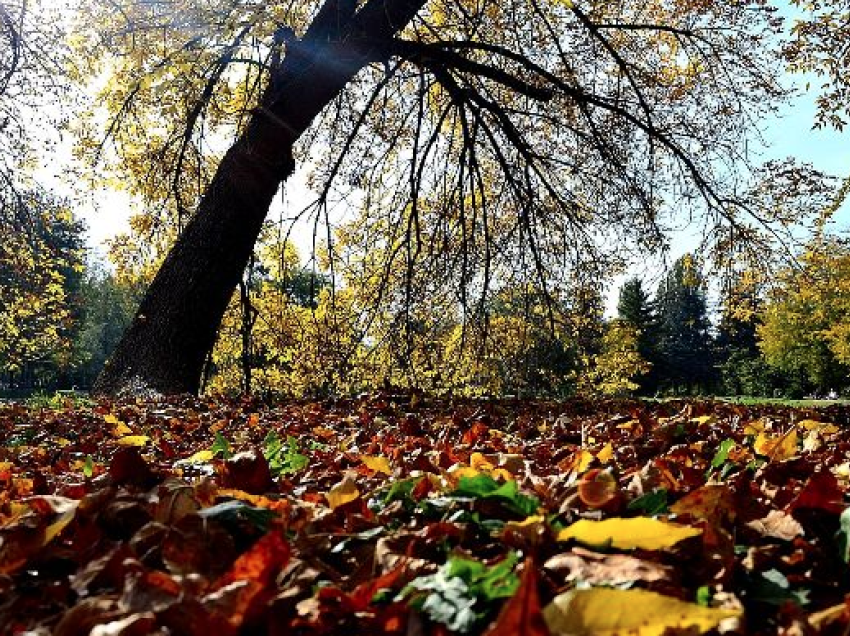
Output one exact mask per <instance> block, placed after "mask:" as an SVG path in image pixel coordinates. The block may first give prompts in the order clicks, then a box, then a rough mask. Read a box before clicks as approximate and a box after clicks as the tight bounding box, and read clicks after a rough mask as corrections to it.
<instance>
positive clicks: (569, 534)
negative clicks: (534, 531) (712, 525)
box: [558, 517, 702, 550]
mask: <svg viewBox="0 0 850 636" xmlns="http://www.w3.org/2000/svg"><path fill="white" fill-rule="evenodd" d="M700 534H702V530H700V529H699V528H690V527H688V526H680V525H676V524H673V523H666V522H664V521H659V520H658V519H650V518H649V517H635V518H632V519H623V518H619V517H614V518H612V519H605V520H603V521H590V520H588V519H581V520H580V521H576V522H575V523H574V524H573V525H571V526H570V527H568V528H564V529H563V530H561V531H560V532H559V533H558V541H569V540H570V539H575V540H577V541H579V542H581V543H584V544H586V545H591V546H608V545H610V546H612V547H614V548H619V549H622V550H632V549H635V548H640V549H642V550H663V549H665V548H669V547H672V546H674V545H676V544H677V543H679V542H680V541H682V540H684V539H688V538H690V537H696V536H699V535H700Z"/></svg>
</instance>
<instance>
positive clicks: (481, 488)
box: [451, 473, 540, 519]
mask: <svg viewBox="0 0 850 636" xmlns="http://www.w3.org/2000/svg"><path fill="white" fill-rule="evenodd" d="M451 496H452V497H472V498H475V499H482V500H489V501H493V502H498V503H499V504H501V505H502V506H503V507H504V508H505V509H506V510H507V511H509V512H511V513H513V514H515V515H518V516H520V517H521V518H523V519H524V518H525V517H528V516H531V515H533V514H535V513H536V512H537V510H538V509H539V508H540V501H539V500H538V499H537V498H536V497H531V496H529V495H524V494H523V493H521V492H520V490H519V486H517V483H516V482H515V481H513V480H508V481H506V482H504V483H502V484H500V483H499V482H497V481H496V480H495V479H493V478H492V477H491V476H490V475H487V474H486V473H479V474H478V475H475V476H474V477H461V478H460V481H459V482H458V485H457V488H455V490H454V491H453V492H452V493H451Z"/></svg>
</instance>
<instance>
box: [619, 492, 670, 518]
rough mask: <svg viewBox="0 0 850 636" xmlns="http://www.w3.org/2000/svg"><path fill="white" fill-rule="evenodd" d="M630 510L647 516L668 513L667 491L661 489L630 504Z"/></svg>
mask: <svg viewBox="0 0 850 636" xmlns="http://www.w3.org/2000/svg"><path fill="white" fill-rule="evenodd" d="M626 508H628V509H629V510H639V511H641V512H643V513H644V514H647V515H660V514H661V513H664V512H667V489H666V488H659V489H658V490H653V491H652V492H648V493H646V494H645V495H643V496H641V497H638V498H637V499H634V500H632V501H630V502H629V505H628V506H626Z"/></svg>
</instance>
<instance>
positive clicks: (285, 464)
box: [263, 429, 310, 477]
mask: <svg viewBox="0 0 850 636" xmlns="http://www.w3.org/2000/svg"><path fill="white" fill-rule="evenodd" d="M263 445H264V450H263V455H264V456H265V458H266V460H267V461H268V462H269V469H270V470H271V473H272V475H274V476H275V477H277V476H279V475H283V474H288V473H296V472H298V471H300V470H304V469H305V468H307V466H308V465H309V464H310V458H309V457H307V456H306V455H302V454H301V453H300V452H299V448H298V440H297V439H296V438H295V437H293V436H292V435H287V436H286V442H285V443H284V441H283V440H282V439H281V438H280V435H278V434H277V431H275V430H274V429H272V430H270V431H269V432H268V434H267V435H266V438H265V439H264V440H263Z"/></svg>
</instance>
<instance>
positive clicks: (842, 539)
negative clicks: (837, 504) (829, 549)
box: [835, 508, 850, 563]
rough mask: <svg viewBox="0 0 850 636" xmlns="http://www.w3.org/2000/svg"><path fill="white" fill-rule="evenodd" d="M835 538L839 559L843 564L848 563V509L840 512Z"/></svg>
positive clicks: (849, 536) (849, 544) (849, 537)
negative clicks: (839, 554)
mask: <svg viewBox="0 0 850 636" xmlns="http://www.w3.org/2000/svg"><path fill="white" fill-rule="evenodd" d="M835 538H836V539H837V540H838V548H839V550H840V551H841V552H840V553H841V559H842V560H843V561H844V562H845V563H850V508H847V509H846V510H845V511H844V512H842V513H841V516H840V517H839V518H838V532H837V533H836V534H835Z"/></svg>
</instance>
